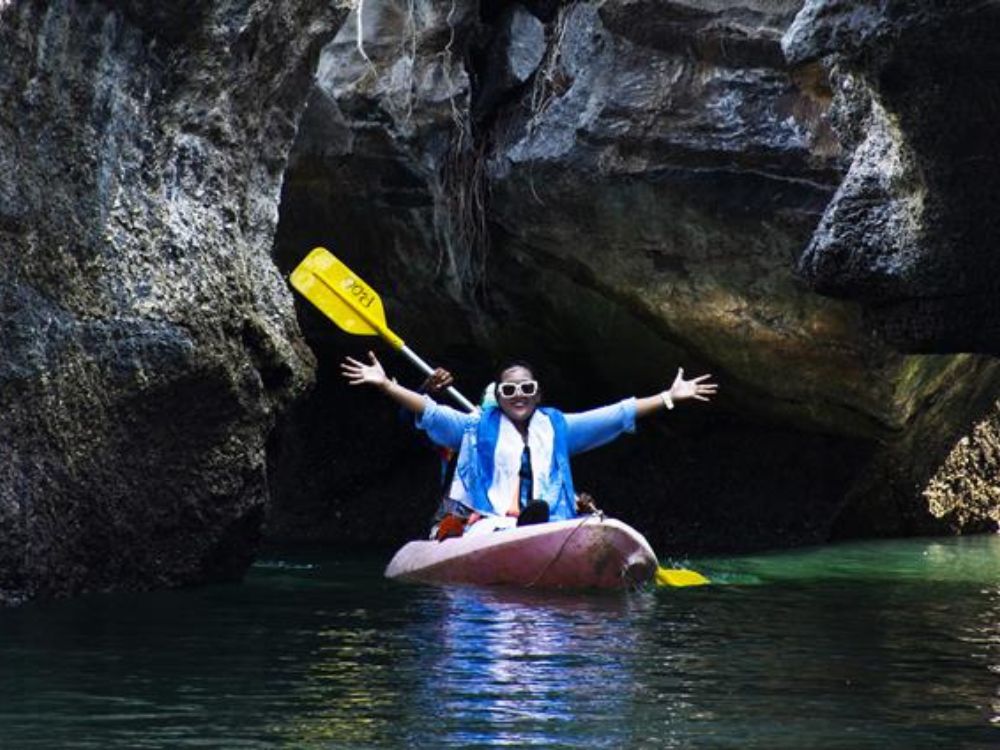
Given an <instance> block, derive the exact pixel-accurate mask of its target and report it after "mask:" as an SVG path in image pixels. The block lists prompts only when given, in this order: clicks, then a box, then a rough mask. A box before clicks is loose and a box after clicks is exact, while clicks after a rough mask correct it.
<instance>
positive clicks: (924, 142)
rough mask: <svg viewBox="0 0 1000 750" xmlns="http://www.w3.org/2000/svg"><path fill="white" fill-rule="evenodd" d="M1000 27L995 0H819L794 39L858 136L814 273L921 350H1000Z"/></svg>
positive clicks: (808, 274)
mask: <svg viewBox="0 0 1000 750" xmlns="http://www.w3.org/2000/svg"><path fill="white" fill-rule="evenodd" d="M998 38H1000V8H998V7H997V6H996V5H995V4H993V3H962V2H930V1H929V0H926V1H922V0H894V1H893V2H887V3H878V4H871V3H862V2H845V1H838V2H831V1H822V0H810V2H808V3H806V5H805V7H804V8H803V9H802V11H801V13H799V15H798V17H797V18H796V20H795V23H794V24H793V25H792V27H791V28H790V29H789V31H788V33H787V35H786V36H785V39H784V46H785V50H786V52H787V53H788V55H789V58H790V59H791V60H792V62H793V63H796V64H805V63H809V62H812V61H815V60H819V59H823V60H825V61H826V63H827V64H828V65H830V66H831V67H832V69H833V70H834V71H835V76H834V80H835V87H834V90H835V93H836V99H837V104H836V108H837V111H838V116H837V118H836V122H837V126H838V130H839V131H840V132H842V133H844V134H845V136H846V138H848V139H850V140H854V141H857V143H858V145H857V148H856V149H855V150H854V156H853V159H852V161H851V165H850V168H849V170H848V172H847V175H846V177H845V179H844V182H843V184H842V185H841V186H840V188H839V189H838V191H837V194H836V196H835V197H834V199H833V201H832V202H831V203H830V205H829V206H828V207H827V209H826V211H825V213H824V216H823V220H822V222H821V224H820V226H819V228H818V230H817V232H816V234H815V235H814V237H813V238H812V241H811V242H810V244H809V247H808V249H807V251H806V253H805V254H804V255H803V257H802V259H801V261H800V269H801V272H802V274H803V275H804V276H805V278H807V279H808V280H809V281H810V283H811V284H813V285H814V286H815V287H816V288H817V289H819V290H821V291H823V292H824V293H828V294H834V295H837V296H839V297H844V298H849V299H855V300H860V301H862V302H863V303H864V306H865V310H866V312H867V319H868V320H869V321H870V322H871V324H872V325H874V326H876V327H877V328H878V329H879V330H880V331H881V332H882V333H883V334H884V335H885V336H886V337H887V338H888V339H889V340H890V341H891V342H892V343H893V344H894V345H895V346H897V347H899V348H901V349H904V350H907V351H918V352H957V351H972V352H987V353H990V354H996V353H997V352H998V350H1000V315H998V307H997V305H998V302H997V300H998V299H1000V295H998V284H1000V282H998V279H1000V274H998V263H1000V261H998V259H997V254H996V252H995V251H994V249H995V247H996V244H997V240H998V237H1000V218H998V217H1000V210H998V208H1000V206H998V201H1000V198H998V195H1000V191H998V188H1000V156H998V155H997V151H996V149H995V148H994V145H993V144H994V141H995V137H996V120H997V110H998V106H1000V105H998V102H1000V75H998V74H1000V47H998V45H997V39H998ZM945 50H947V52H945Z"/></svg>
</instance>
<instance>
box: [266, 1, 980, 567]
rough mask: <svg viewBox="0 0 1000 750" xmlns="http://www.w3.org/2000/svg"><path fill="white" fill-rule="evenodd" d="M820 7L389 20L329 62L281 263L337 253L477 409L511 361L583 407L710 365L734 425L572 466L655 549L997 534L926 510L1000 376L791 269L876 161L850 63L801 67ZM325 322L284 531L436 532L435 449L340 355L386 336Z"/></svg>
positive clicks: (385, 535)
mask: <svg viewBox="0 0 1000 750" xmlns="http://www.w3.org/2000/svg"><path fill="white" fill-rule="evenodd" d="M500 6H502V7H500ZM801 10H802V3H800V2H780V1H779V2H773V1H769V2H764V1H763V0H761V1H760V2H753V1H752V0H746V1H745V2H708V3H706V2H697V3H695V2H666V1H663V0H632V1H629V0H609V1H607V2H602V3H586V2H580V3H558V2H525V3H524V4H522V5H518V4H497V5H494V4H489V5H487V4H482V7H479V5H477V4H476V3H471V2H461V1H458V0H457V1H456V2H455V3H430V2H416V3H404V2H383V3H366V4H365V11H364V13H363V14H362V16H361V18H360V24H359V23H358V21H359V19H358V17H357V16H356V14H355V15H352V16H351V17H349V19H348V21H347V22H346V23H345V25H344V27H343V29H342V30H341V32H340V34H339V36H338V38H337V39H336V40H335V41H334V42H333V43H332V44H331V45H330V46H328V47H327V48H326V49H325V51H324V53H323V56H322V59H321V62H320V67H319V73H318V75H317V85H316V88H315V89H314V91H313V94H312V98H311V102H310V107H309V111H308V113H307V116H306V118H305V120H304V122H305V124H304V127H303V133H302V137H300V139H299V141H298V142H297V145H296V148H295V151H294V153H293V157H292V161H291V165H290V169H289V173H288V175H287V179H286V184H285V189H284V193H283V199H282V220H281V224H280V227H279V241H278V257H279V262H280V263H281V265H282V266H283V268H284V269H286V270H287V269H289V268H291V266H292V265H294V263H295V261H296V260H297V259H298V258H300V257H301V256H302V255H304V254H305V252H307V251H308V249H309V248H310V247H311V246H313V245H316V244H326V245H329V246H330V247H331V248H333V249H334V250H336V251H337V252H338V253H339V254H340V255H341V256H342V257H343V258H344V259H345V260H346V261H347V262H348V263H349V264H351V265H353V266H355V267H356V268H355V270H357V271H358V272H360V273H361V274H362V275H364V276H365V277H366V278H367V279H368V280H369V281H370V282H371V283H372V284H374V285H375V287H376V288H378V289H380V290H383V291H384V293H385V295H386V297H387V308H388V310H389V311H390V317H395V320H392V321H390V322H391V323H394V324H395V325H396V327H397V329H398V330H399V332H400V333H401V334H402V335H403V336H404V338H406V339H407V341H408V343H409V344H410V345H411V346H412V347H413V348H415V349H417V350H418V351H421V352H422V353H423V354H424V355H425V356H426V357H427V358H428V359H431V360H432V361H434V362H439V363H442V364H445V365H446V366H449V367H450V368H451V369H453V370H454V371H455V372H456V374H457V375H458V376H459V386H460V388H461V389H462V390H464V391H465V392H466V393H467V395H470V396H473V397H475V395H476V394H478V393H479V391H480V389H481V388H482V386H483V384H484V383H485V382H486V381H487V380H488V379H489V377H490V374H491V369H492V365H493V364H495V363H496V362H497V361H498V360H499V359H502V358H503V357H504V356H509V355H520V356H524V357H527V358H529V359H530V360H532V361H534V362H536V363H537V364H539V365H540V370H541V373H540V374H541V376H542V378H543V383H544V385H545V392H546V397H547V399H548V400H549V402H550V403H553V404H555V405H558V406H562V407H564V408H568V409H574V408H579V407H583V406H590V405H595V404H598V403H603V402H608V401H612V400H615V399H617V398H620V397H623V396H627V395H631V394H633V393H638V394H640V395H641V394H645V393H651V392H655V390H656V389H660V388H663V387H665V386H667V385H669V381H670V380H671V379H672V377H673V375H674V372H675V371H676V368H677V366H678V365H682V366H684V367H685V368H686V373H687V374H688V375H691V374H694V373H697V372H703V371H711V372H713V373H714V374H715V376H716V378H717V379H718V380H719V381H720V382H721V384H722V396H721V397H720V398H719V399H718V400H717V402H716V403H715V404H713V405H712V406H710V407H706V406H704V405H696V406H691V405H684V406H683V407H681V408H679V409H677V410H676V411H675V412H672V413H671V414H670V415H663V416H658V417H655V418H652V419H650V420H648V421H647V422H645V423H643V424H641V425H640V429H639V435H638V436H636V437H634V438H628V439H625V440H622V441H619V442H618V443H617V444H615V445H614V446H612V447H608V448H603V449H601V450H600V451H597V452H595V453H593V454H590V455H587V456H583V457H580V458H579V459H578V460H577V461H576V463H575V466H576V473H577V480H578V481H577V484H578V485H579V486H580V487H582V488H584V489H588V490H590V491H591V492H593V493H594V494H595V495H597V497H598V501H599V504H600V505H603V506H604V507H605V509H606V510H608V511H609V512H611V513H613V514H614V515H617V516H620V517H623V518H625V519H626V520H628V521H630V522H633V523H634V524H635V525H637V526H638V527H640V528H641V529H642V530H643V531H644V532H646V533H647V534H648V535H649V536H650V538H651V539H652V540H653V542H654V544H655V546H657V548H658V549H662V550H664V551H669V550H681V549H709V548H711V549H718V548H729V549H732V548H738V547H743V548H749V547H763V546H775V545H787V544H797V543H804V542H815V541H821V540H824V539H828V538H831V537H832V536H837V535H859V534H875V533H877V534H901V533H918V532H935V531H944V530H959V529H963V528H966V529H978V528H984V527H989V526H990V525H991V524H993V523H995V518H996V503H995V502H994V503H992V505H991V504H990V503H989V502H987V503H985V504H978V505H977V504H975V503H970V506H969V508H966V507H965V506H964V505H963V503H964V502H965V499H966V498H967V497H968V493H965V495H963V493H962V492H961V491H953V492H951V494H950V495H949V497H950V498H951V500H949V501H948V502H932V501H931V500H930V499H929V495H928V494H927V493H928V488H929V486H930V483H931V482H932V479H933V477H934V475H935V472H937V471H938V467H940V466H941V464H942V462H943V461H944V459H945V456H946V455H947V453H948V451H949V450H950V448H951V447H952V445H954V444H955V443H956V441H958V440H959V438H960V437H962V436H963V435H965V434H966V433H969V432H970V431H971V430H972V424H973V422H975V421H976V420H977V419H979V418H981V417H982V416H983V415H984V414H985V413H986V412H987V410H988V409H989V406H990V403H991V401H992V398H991V393H992V388H993V387H995V384H996V382H997V373H996V368H995V367H994V365H993V364H992V363H991V362H990V361H988V360H983V359H977V358H975V357H969V356H962V357H911V356H903V355H901V354H898V353H897V352H896V351H895V350H894V349H892V348H891V347H889V346H887V345H886V344H885V343H884V342H883V340H882V339H881V338H880V337H879V336H877V335H876V333H875V332H874V331H873V330H872V329H871V327H870V326H869V325H868V324H867V323H866V322H865V318H864V316H863V315H862V312H861V309H860V308H859V306H857V305H856V304H855V303H852V302H844V301H836V300H832V299H829V298H826V297H822V296H819V295H818V294H816V293H815V292H814V291H813V290H812V289H810V288H809V287H808V286H807V285H806V284H804V283H803V282H802V281H801V280H800V279H799V278H797V276H796V266H797V264H799V261H800V255H801V253H802V251H803V249H804V248H806V247H807V246H809V243H810V237H811V236H812V233H813V231H814V229H815V228H816V227H817V225H818V224H819V222H820V219H821V217H822V216H823V213H824V211H825V210H826V208H827V205H828V204H829V202H830V200H831V198H832V197H833V196H834V195H835V194H836V193H837V190H838V189H839V188H840V186H841V183H842V180H843V179H844V175H845V173H846V172H847V169H848V167H849V165H850V164H851V163H852V162H851V160H852V157H854V154H855V151H854V149H855V145H856V144H857V143H859V142H860V138H854V139H851V138H849V137H847V135H845V134H843V133H841V134H840V135H835V133H834V132H833V130H831V128H830V126H829V116H830V114H831V112H830V110H831V102H832V96H833V91H832V89H831V83H830V77H829V75H828V72H827V70H826V69H825V68H824V67H822V66H821V65H820V64H819V63H818V62H813V63H805V62H802V61H798V60H797V61H796V64H795V65H794V66H790V65H789V64H788V63H787V62H786V60H785V56H784V51H783V50H782V46H781V43H782V38H783V36H785V35H786V33H790V32H789V31H788V30H789V27H790V26H791V24H792V22H793V20H794V19H795V18H796V16H797V14H798V13H799V12H800V11H801ZM800 18H801V16H800ZM539 27H541V32H542V33H541V34H540V33H539ZM540 39H541V40H543V42H544V49H540V44H541V42H540V41H539V40H540ZM926 64H927V65H930V64H931V62H927V63H926ZM833 80H834V82H835V83H836V84H837V86H838V87H840V86H841V83H842V82H841V80H840V79H838V78H836V77H834V79H833ZM838 90H839V88H838ZM839 101H841V100H840V99H838V102H839ZM840 106H841V107H842V106H843V105H840ZM834 114H836V113H834ZM859 148H862V147H859ZM810 252H811V251H810ZM803 263H805V264H808V263H809V261H808V260H806V261H803ZM302 321H303V325H304V327H305V329H306V333H307V336H308V337H309V338H310V341H311V343H312V344H313V345H314V349H315V350H316V352H317V354H318V356H319V359H320V381H321V385H320V387H319V388H318V389H317V390H316V392H315V393H314V395H313V397H312V398H311V399H310V400H308V401H307V402H305V403H304V404H303V406H302V407H301V409H300V411H299V412H298V413H297V416H296V417H295V418H293V419H291V420H289V422H288V423H287V424H286V427H285V433H284V435H285V437H284V439H283V441H282V443H281V444H282V446H283V451H282V456H281V457H280V458H279V460H276V462H275V477H278V479H276V481H275V486H276V487H277V490H276V494H277V512H276V514H275V518H274V521H273V526H272V530H273V532H274V533H275V534H276V535H277V536H283V537H286V538H301V537H313V538H321V537H337V536H339V535H344V534H345V533H346V534H347V535H348V536H350V537H351V538H355V539H360V538H363V539H382V540H387V541H389V540H391V541H398V540H400V539H402V538H405V537H406V536H408V535H410V534H412V533H415V532H417V531H419V530H420V529H421V527H422V526H423V525H424V523H425V521H426V519H427V518H428V517H429V515H430V513H431V510H432V507H433V495H434V493H435V490H434V488H433V468H432V467H431V464H432V463H433V460H434V459H433V457H432V456H431V454H430V453H428V452H426V450H425V449H424V448H422V447H420V446H419V445H418V443H417V439H416V438H415V437H414V436H413V434H412V433H411V432H409V431H408V429H407V428H406V427H405V426H403V425H401V424H400V423H399V422H398V421H397V418H396V415H395V413H394V411H393V409H392V407H391V406H389V405H387V404H385V403H382V402H381V401H380V400H379V399H378V397H376V396H373V395H372V394H368V393H361V394H359V393H358V391H356V390H349V389H347V387H346V386H344V385H343V384H341V383H338V382H337V380H338V377H337V373H336V368H335V362H336V360H337V359H338V358H339V357H341V356H343V354H345V353H361V352H363V351H365V350H366V349H367V348H368V346H369V345H370V342H368V341H364V340H360V339H351V338H349V337H347V336H346V335H343V334H341V333H339V332H338V331H336V330H334V329H332V327H331V326H330V325H329V324H328V323H326V322H325V321H323V320H321V319H320V318H319V317H318V316H316V315H314V314H313V313H312V312H311V311H309V310H307V309H305V308H303V310H302ZM386 358H387V360H388V365H389V369H390V371H391V372H392V373H393V374H396V375H398V376H400V377H401V378H402V379H403V380H404V381H405V382H410V383H411V384H415V383H418V382H419V379H420V378H419V376H418V375H417V374H416V373H415V372H414V371H412V370H411V369H408V368H409V366H408V365H406V364H405V363H403V362H402V361H399V360H396V359H394V358H392V357H391V355H389V354H386ZM335 424H336V425H338V426H337V427H333V426H332V425H335ZM344 424H349V425H350V430H349V432H345V431H344V430H343V429H341V428H340V426H339V425H344ZM317 446H323V448H318V447H317ZM991 465H992V464H991ZM415 478H416V479H415ZM935 486H937V485H935ZM373 512H374V515H373V514H372V513H373Z"/></svg>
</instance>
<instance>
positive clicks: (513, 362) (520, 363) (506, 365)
mask: <svg viewBox="0 0 1000 750" xmlns="http://www.w3.org/2000/svg"><path fill="white" fill-rule="evenodd" d="M515 367H523V368H524V369H525V370H527V371H528V372H530V373H531V377H533V378H535V379H536V380H537V379H538V370H536V369H535V366H534V365H533V364H531V363H530V362H527V361H525V360H523V359H508V360H507V361H505V362H503V363H502V364H501V365H500V367H499V368H497V372H496V376H495V377H494V378H493V381H494V382H495V383H499V382H500V381H501V380H502V379H503V374H504V373H505V372H507V370H511V369H513V368H515Z"/></svg>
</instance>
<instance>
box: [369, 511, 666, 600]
mask: <svg viewBox="0 0 1000 750" xmlns="http://www.w3.org/2000/svg"><path fill="white" fill-rule="evenodd" d="M480 523H482V522H480ZM656 569H657V562H656V555H655V554H654V553H653V549H652V547H650V546H649V542H647V541H646V539H645V537H643V536H642V534H640V533H639V532H638V531H636V530H635V529H633V528H632V527H631V526H629V525H628V524H626V523H622V522H621V521H617V520H615V519H613V518H605V517H603V516H601V515H597V514H595V515H590V516H584V517H581V518H576V519H571V520H569V521H552V522H549V523H540V524H534V525H531V526H519V527H514V528H509V529H501V530H497V531H494V532H491V533H486V534H473V533H467V534H466V535H464V536H460V537H454V538H450V539H445V540H444V541H440V542H439V541H435V540H429V541H416V542H409V543H408V544H406V545H404V546H403V547H402V548H401V549H400V550H399V551H398V552H397V553H396V554H395V556H394V557H393V558H392V560H391V561H390V562H389V565H388V567H387V568H386V570H385V575H386V577H387V578H391V579H395V580H401V581H417V582H421V583H439V584H473V585H482V586H492V585H511V586H527V587H536V588H566V589H629V588H635V587H637V586H641V585H642V584H644V583H646V582H647V581H649V580H650V579H651V578H652V577H653V575H654V574H655V573H656Z"/></svg>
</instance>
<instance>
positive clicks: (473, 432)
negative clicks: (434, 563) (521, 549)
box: [341, 352, 718, 533]
mask: <svg viewBox="0 0 1000 750" xmlns="http://www.w3.org/2000/svg"><path fill="white" fill-rule="evenodd" d="M368 357H369V363H368V364H365V363H364V362H361V361H359V360H356V359H354V358H352V357H348V358H347V359H345V360H344V362H343V364H342V365H341V370H342V372H343V375H344V377H345V378H347V380H348V381H349V382H350V384H351V385H372V386H375V387H376V388H378V389H379V390H381V391H382V392H383V393H385V394H386V395H388V396H389V397H390V398H392V399H393V400H394V401H396V402H397V403H398V404H400V405H401V406H403V407H405V408H406V409H408V410H410V411H412V412H413V413H414V414H415V415H416V416H417V426H418V427H419V428H420V429H422V430H424V431H425V432H426V433H427V435H428V436H429V437H430V439H431V440H432V441H434V442H435V443H437V444H438V445H441V446H444V447H446V448H450V449H452V450H457V451H458V452H459V454H458V465H457V468H456V471H455V477H454V479H453V481H452V484H451V487H450V488H449V492H448V497H449V498H450V499H451V500H452V501H454V503H455V504H456V505H457V506H459V507H461V508H463V509H465V510H467V511H468V521H467V525H468V527H470V528H469V532H470V533H479V532H482V531H492V530H494V529H497V528H503V527H506V526H512V525H514V524H517V525H525V524H528V523H539V522H544V521H548V520H566V519H570V518H574V517H576V515H577V511H576V493H575V491H574V489H573V476H572V472H571V470H570V461H569V459H570V456H572V455H574V454H576V453H582V452H583V451H587V450H590V449H591V448H596V447H598V446H600V445H604V444H605V443H608V442H610V441H612V440H614V439H615V438H617V437H618V436H619V435H621V434H622V433H623V432H634V431H635V420H636V418H638V417H643V416H646V415H648V414H652V413H653V412H656V411H660V410H663V409H673V408H674V405H675V404H676V403H680V402H683V401H688V400H698V401H708V399H709V398H710V397H711V396H712V395H714V394H715V393H716V391H717V390H718V386H717V385H716V384H715V383H712V382H708V381H709V378H710V376H709V375H702V376H700V377H697V378H693V379H691V380H686V379H685V378H684V371H683V370H682V369H678V371H677V375H676V377H675V378H674V381H673V383H672V384H671V386H670V388H668V389H666V390H664V391H661V392H659V393H656V394H654V395H652V396H646V397H643V398H627V399H624V400H622V401H619V402H618V403H615V404H610V405H608V406H603V407H600V408H597V409H591V410H589V411H585V412H580V413H575V414H564V413H563V412H561V411H559V410H558V409H552V408H549V407H544V406H541V400H542V388H541V386H540V385H539V382H538V380H537V378H536V377H535V373H534V369H533V368H532V366H531V365H530V364H528V363H527V362H523V361H512V362H510V363H508V364H506V365H505V366H504V367H502V368H501V369H500V371H499V373H498V376H497V383H496V386H495V395H496V405H492V404H491V405H489V406H486V407H484V408H483V409H481V410H477V411H475V412H473V413H472V414H464V413H462V412H459V411H457V410H455V409H452V408H450V407H448V406H444V405H442V404H438V403H436V402H435V401H433V400H432V399H431V398H430V397H428V396H426V395H423V394H420V393H417V392H415V391H411V390H410V389H408V388H405V387H403V386H401V385H399V384H398V383H396V382H395V381H394V380H392V379H391V378H389V377H388V376H387V375H386V374H385V370H384V369H383V368H382V365H381V363H379V361H378V359H377V358H376V357H375V355H374V353H372V352H369V353H368Z"/></svg>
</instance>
